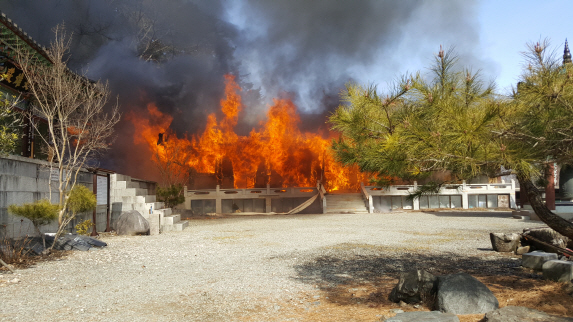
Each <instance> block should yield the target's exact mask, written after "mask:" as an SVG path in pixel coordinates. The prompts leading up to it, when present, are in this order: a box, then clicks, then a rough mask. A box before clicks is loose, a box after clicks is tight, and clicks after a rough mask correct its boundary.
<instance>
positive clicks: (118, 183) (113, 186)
mask: <svg viewBox="0 0 573 322" xmlns="http://www.w3.org/2000/svg"><path fill="white" fill-rule="evenodd" d="M111 189H127V182H125V181H116V182H112V184H111Z"/></svg>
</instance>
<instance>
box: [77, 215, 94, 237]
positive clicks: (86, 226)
mask: <svg viewBox="0 0 573 322" xmlns="http://www.w3.org/2000/svg"><path fill="white" fill-rule="evenodd" d="M93 226H94V223H92V221H91V220H89V219H86V220H84V221H82V222H80V223H79V224H77V225H76V227H75V228H76V232H77V233H78V235H86V236H87V235H88V232H89V230H90V228H92V227H93Z"/></svg>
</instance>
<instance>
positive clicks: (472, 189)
mask: <svg viewBox="0 0 573 322" xmlns="http://www.w3.org/2000/svg"><path fill="white" fill-rule="evenodd" d="M417 187H418V185H417V182H414V184H413V185H394V186H388V187H376V186H362V194H363V196H364V197H365V198H366V199H367V200H368V201H369V202H368V205H369V209H368V210H369V211H370V212H372V211H373V208H374V207H373V205H372V202H371V200H372V197H374V196H408V195H410V194H411V193H413V192H414V191H415V190H416V189H417ZM437 195H438V196H439V195H449V196H456V195H459V196H461V198H462V208H463V209H468V208H469V201H468V196H469V195H509V207H510V208H513V209H515V208H516V200H515V181H514V180H511V183H487V184H466V182H465V181H463V182H462V183H461V184H450V185H444V186H443V187H442V188H440V191H439V193H438V194H437ZM413 209H414V210H419V209H420V201H419V199H417V198H416V199H414V200H413Z"/></svg>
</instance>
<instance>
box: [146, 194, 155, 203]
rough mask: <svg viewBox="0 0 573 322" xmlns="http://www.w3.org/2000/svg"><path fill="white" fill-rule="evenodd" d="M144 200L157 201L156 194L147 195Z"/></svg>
mask: <svg viewBox="0 0 573 322" xmlns="http://www.w3.org/2000/svg"><path fill="white" fill-rule="evenodd" d="M145 202H157V196H155V195H147V196H145Z"/></svg>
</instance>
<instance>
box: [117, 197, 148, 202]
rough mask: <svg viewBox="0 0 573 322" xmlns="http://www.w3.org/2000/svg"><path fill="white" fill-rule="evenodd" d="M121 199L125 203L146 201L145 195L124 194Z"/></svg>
mask: <svg viewBox="0 0 573 322" xmlns="http://www.w3.org/2000/svg"><path fill="white" fill-rule="evenodd" d="M121 201H122V202H123V203H145V197H144V196H122V197H121Z"/></svg>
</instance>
